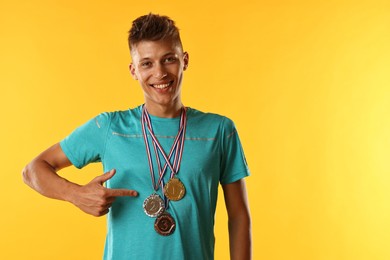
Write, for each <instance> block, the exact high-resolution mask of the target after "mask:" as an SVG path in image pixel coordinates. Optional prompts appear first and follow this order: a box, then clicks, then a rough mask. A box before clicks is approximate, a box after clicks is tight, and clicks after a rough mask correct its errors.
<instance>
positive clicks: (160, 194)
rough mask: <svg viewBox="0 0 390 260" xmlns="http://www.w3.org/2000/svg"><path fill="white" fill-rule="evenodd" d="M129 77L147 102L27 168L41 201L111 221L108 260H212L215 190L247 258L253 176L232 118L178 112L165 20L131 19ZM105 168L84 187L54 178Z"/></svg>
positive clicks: (108, 116) (238, 249)
mask: <svg viewBox="0 0 390 260" xmlns="http://www.w3.org/2000/svg"><path fill="white" fill-rule="evenodd" d="M129 33H130V35H129V46H130V52H131V57H132V63H131V65H130V72H131V75H132V76H133V78H134V79H135V80H138V81H139V83H140V85H141V88H142V90H143V92H144V97H145V104H144V105H141V106H139V107H136V108H134V109H130V110H127V111H118V112H111V113H102V114H100V115H98V116H97V117H96V118H94V119H92V120H90V121H89V122H87V123H86V124H84V125H82V126H81V127H79V128H77V129H76V130H75V131H74V132H73V133H71V134H70V135H69V136H68V137H66V138H65V139H64V140H62V141H61V142H60V143H57V144H55V145H54V146H52V147H51V148H49V149H47V150H46V151H44V152H43V153H42V154H40V155H39V156H38V157H37V158H35V159H34V160H33V161H32V162H31V163H30V164H28V165H27V166H26V167H25V169H24V170H23V177H24V181H25V182H26V183H27V184H28V185H29V186H30V187H32V188H33V189H35V190H37V191H38V192H40V193H41V194H43V195H45V196H47V197H50V198H55V199H61V200H65V201H69V202H71V203H73V204H74V205H76V206H77V207H79V208H80V209H81V210H83V211H84V212H86V213H88V214H91V215H94V216H102V215H105V214H108V218H107V220H108V231H107V238H106V245H105V251H104V259H114V260H120V259H180V260H181V259H196V260H200V259H213V257H214V232H213V227H214V214H215V208H216V202H217V193H218V185H219V183H221V185H222V188H223V192H224V197H225V202H226V208H227V212H228V218H229V223H228V228H229V238H230V255H231V259H245V260H246V259H251V226H250V215H249V209H248V205H247V197H246V188H245V182H244V180H243V178H244V177H246V176H248V175H249V171H248V168H247V165H246V162H245V158H244V154H243V151H242V148H241V144H240V141H239V138H238V135H237V132H236V129H235V127H234V124H233V122H232V121H231V120H229V119H228V118H226V117H223V116H219V115H216V114H209V113H202V112H200V111H198V110H196V109H192V108H189V107H184V106H183V104H182V102H181V85H182V79H183V72H184V71H185V70H186V69H187V67H188V61H189V56H188V53H186V52H183V48H182V43H181V40H180V36H179V32H178V29H177V28H176V26H175V24H174V22H173V21H172V20H170V19H169V18H168V17H166V16H159V15H154V14H149V15H145V16H141V17H139V18H138V19H136V20H135V21H133V24H132V28H131V30H130V32H129ZM91 162H101V163H102V164H103V168H104V171H105V172H106V173H105V174H103V175H100V176H98V177H96V178H95V179H93V180H92V181H91V182H90V183H88V184H87V185H84V186H81V185H78V184H75V183H72V182H69V181H68V180H66V179H64V178H62V177H60V176H59V175H58V174H57V172H58V171H59V170H60V169H62V168H64V167H68V166H70V165H74V166H76V167H77V168H82V167H84V166H85V165H87V164H88V163H91Z"/></svg>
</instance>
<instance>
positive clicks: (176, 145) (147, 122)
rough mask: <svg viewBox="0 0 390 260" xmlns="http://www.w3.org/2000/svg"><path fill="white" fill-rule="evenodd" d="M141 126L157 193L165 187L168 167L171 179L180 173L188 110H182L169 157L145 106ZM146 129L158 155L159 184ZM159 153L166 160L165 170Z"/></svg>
mask: <svg viewBox="0 0 390 260" xmlns="http://www.w3.org/2000/svg"><path fill="white" fill-rule="evenodd" d="M141 125H142V132H143V137H144V142H145V147H146V153H147V156H148V162H149V170H150V175H151V179H152V185H153V189H154V190H155V191H157V190H158V189H159V186H162V187H163V186H164V181H163V178H164V175H165V172H166V169H167V167H169V168H170V169H171V176H170V178H173V177H174V175H175V174H177V173H178V171H179V168H180V164H181V159H182V155H183V149H184V140H185V133H186V125H187V115H186V109H185V108H184V107H183V109H182V112H181V115H180V126H179V131H178V133H177V135H176V137H175V140H174V142H173V145H172V147H171V150H170V152H169V154H168V156H167V155H166V153H165V152H164V149H163V148H162V146H161V144H160V143H159V142H158V140H157V138H156V136H155V134H154V132H153V128H152V122H151V119H150V116H149V113H148V111H147V109H146V107H145V105H144V106H143V108H142V115H141ZM146 129H148V132H149V134H150V137H151V139H152V142H153V148H154V152H155V155H156V161H157V165H158V172H159V179H158V181H157V183H156V182H155V177H154V176H155V174H154V169H153V162H152V156H151V152H150V146H149V141H148V136H147V133H146ZM157 149H158V150H157ZM158 151H160V153H161V155H162V156H163V157H164V160H165V165H164V167H163V168H161V164H160V158H159V155H158ZM174 153H175V157H174V161H173V166H172V164H171V161H170V160H171V158H172V155H173V154H174Z"/></svg>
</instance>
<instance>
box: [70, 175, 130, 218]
mask: <svg viewBox="0 0 390 260" xmlns="http://www.w3.org/2000/svg"><path fill="white" fill-rule="evenodd" d="M115 172H116V171H115V169H113V170H111V171H109V172H107V173H105V174H103V175H100V176H97V177H96V178H94V179H93V180H92V181H90V182H89V183H88V184H86V185H84V186H79V187H78V189H77V190H76V192H75V194H74V196H73V199H72V200H71V202H72V203H73V204H74V205H76V206H77V207H79V208H80V209H81V210H82V211H84V212H86V213H88V214H91V215H93V216H96V217H100V216H103V215H105V214H107V213H108V211H109V208H110V207H111V205H112V203H113V202H114V201H115V199H116V197H123V196H130V197H134V196H137V195H138V193H137V192H136V191H134V190H128V189H108V188H106V187H104V186H103V184H104V183H105V182H106V181H108V180H109V179H111V178H112V177H113V176H114V175H115Z"/></svg>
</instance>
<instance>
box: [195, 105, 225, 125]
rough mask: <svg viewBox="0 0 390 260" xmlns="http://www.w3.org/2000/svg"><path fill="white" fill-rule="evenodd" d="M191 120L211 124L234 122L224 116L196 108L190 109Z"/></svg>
mask: <svg viewBox="0 0 390 260" xmlns="http://www.w3.org/2000/svg"><path fill="white" fill-rule="evenodd" d="M188 111H189V115H190V116H189V118H191V119H193V120H195V121H198V120H201V121H206V122H210V123H211V124H226V123H229V122H232V120H231V119H230V118H228V117H226V116H224V115H221V114H217V113H212V112H203V111H200V110H198V109H195V108H191V107H189V108H188Z"/></svg>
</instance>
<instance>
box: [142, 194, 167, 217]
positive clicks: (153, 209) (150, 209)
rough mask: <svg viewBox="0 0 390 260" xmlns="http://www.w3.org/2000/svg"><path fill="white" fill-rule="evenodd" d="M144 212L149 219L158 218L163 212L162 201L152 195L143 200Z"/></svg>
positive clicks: (157, 196)
mask: <svg viewBox="0 0 390 260" xmlns="http://www.w3.org/2000/svg"><path fill="white" fill-rule="evenodd" d="M143 207H144V211H145V214H146V215H148V216H149V217H152V218H155V217H158V216H160V215H161V214H162V213H163V212H164V210H165V207H164V201H163V200H162V199H161V197H160V196H159V195H158V194H152V195H150V196H149V197H147V198H146V199H145V200H144V204H143Z"/></svg>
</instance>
